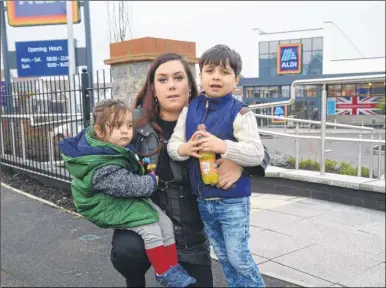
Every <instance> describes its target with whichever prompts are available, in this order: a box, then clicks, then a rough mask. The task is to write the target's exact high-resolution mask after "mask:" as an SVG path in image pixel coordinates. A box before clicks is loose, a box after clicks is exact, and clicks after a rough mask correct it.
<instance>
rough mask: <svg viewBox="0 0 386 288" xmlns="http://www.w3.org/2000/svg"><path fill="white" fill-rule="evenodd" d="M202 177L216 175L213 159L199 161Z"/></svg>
mask: <svg viewBox="0 0 386 288" xmlns="http://www.w3.org/2000/svg"><path fill="white" fill-rule="evenodd" d="M200 168H201V174H202V175H209V174H217V165H216V162H215V161H214V159H209V160H200Z"/></svg>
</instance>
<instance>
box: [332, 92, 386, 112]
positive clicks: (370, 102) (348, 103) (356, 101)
mask: <svg viewBox="0 0 386 288" xmlns="http://www.w3.org/2000/svg"><path fill="white" fill-rule="evenodd" d="M335 98H336V114H337V115H377V113H376V112H375V111H376V110H378V108H377V103H378V102H379V97H376V96H357V97H347V96H346V97H345V96H342V97H335Z"/></svg>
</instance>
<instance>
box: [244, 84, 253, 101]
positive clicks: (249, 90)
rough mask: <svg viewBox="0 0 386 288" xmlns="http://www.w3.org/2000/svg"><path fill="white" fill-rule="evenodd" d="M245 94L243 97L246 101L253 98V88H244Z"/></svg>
mask: <svg viewBox="0 0 386 288" xmlns="http://www.w3.org/2000/svg"><path fill="white" fill-rule="evenodd" d="M245 92H246V95H245V97H246V98H247V99H251V98H253V87H246V88H245Z"/></svg>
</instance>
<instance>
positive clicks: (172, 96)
mask: <svg viewBox="0 0 386 288" xmlns="http://www.w3.org/2000/svg"><path fill="white" fill-rule="evenodd" d="M154 90H155V97H156V98H157V99H158V102H159V105H160V112H161V113H173V114H174V113H178V114H179V113H180V112H181V111H182V109H183V108H184V107H185V106H186V105H187V104H188V100H189V81H188V75H187V74H186V72H185V68H184V65H183V64H182V63H181V61H180V60H171V61H168V62H166V63H164V64H161V65H160V66H159V67H158V68H157V70H155V75H154Z"/></svg>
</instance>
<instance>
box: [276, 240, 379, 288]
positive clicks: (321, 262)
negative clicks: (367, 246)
mask: <svg viewBox="0 0 386 288" xmlns="http://www.w3.org/2000/svg"><path fill="white" fill-rule="evenodd" d="M275 262H277V263H280V264H282V265H285V266H288V267H291V268H293V269H296V270H299V271H302V272H304V273H307V274H310V275H313V276H315V277H318V278H321V279H323V280H325V281H328V282H331V283H339V284H340V283H341V281H344V280H345V279H347V278H348V277H351V276H352V275H358V276H359V275H360V274H361V273H363V272H364V271H366V270H368V269H369V268H371V267H374V266H376V265H379V264H380V262H381V261H379V260H375V259H373V258H369V257H366V256H365V255H363V254H360V253H353V252H347V251H341V250H340V249H338V248H334V247H331V246H330V245H326V244H325V243H319V244H316V245H313V246H310V247H307V248H305V249H301V250H298V251H296V252H293V253H290V254H287V255H284V256H281V257H278V258H276V259H275ZM344 286H345V285H344ZM355 286H356V285H355ZM367 287H368V286H367Z"/></svg>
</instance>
